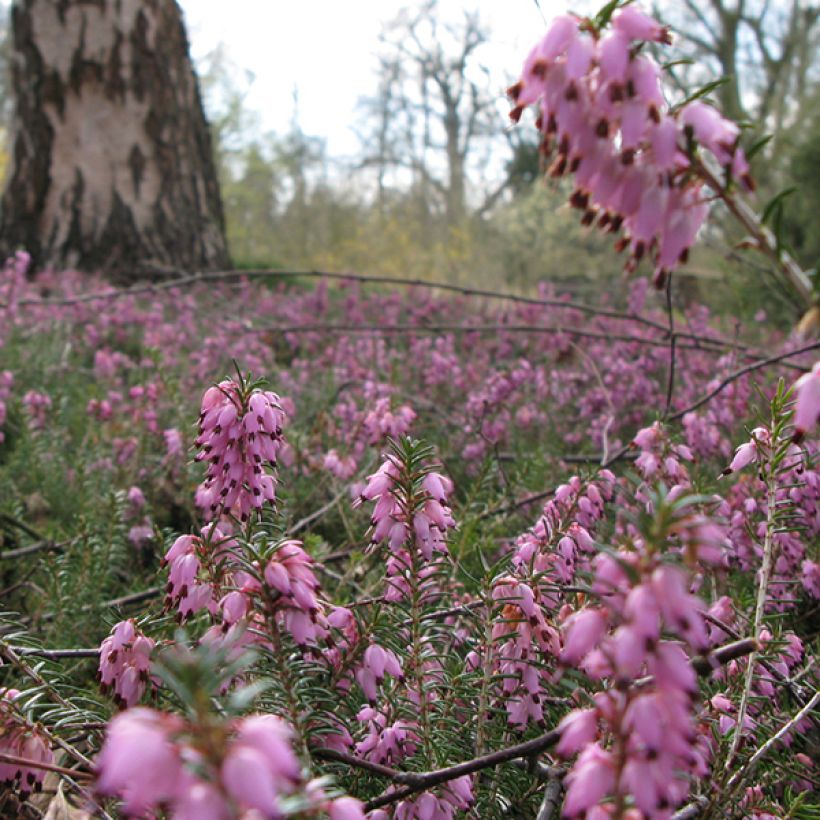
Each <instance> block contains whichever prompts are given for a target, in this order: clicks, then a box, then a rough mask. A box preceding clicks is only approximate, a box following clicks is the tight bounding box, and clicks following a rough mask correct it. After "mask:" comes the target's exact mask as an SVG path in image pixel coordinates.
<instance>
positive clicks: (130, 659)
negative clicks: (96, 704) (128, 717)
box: [97, 619, 154, 708]
mask: <svg viewBox="0 0 820 820" xmlns="http://www.w3.org/2000/svg"><path fill="white" fill-rule="evenodd" d="M153 649H154V641H153V640H152V639H151V638H148V637H146V636H145V635H143V634H142V632H140V631H139V629H137V626H136V624H135V623H134V621H133V619H129V620H127V621H120V622H119V623H118V624H117V625H116V626H115V627H114V628H113V629H112V630H111V634H110V635H109V636H108V637H107V638H105V639H104V640H103V642H102V643H101V644H100V663H99V671H98V673H97V675H98V678H99V681H100V686H101V688H102V691H103V693H105V692H107V691H109V690H111V692H112V697H113V698H114V702H115V703H116V704H117V705H118V706H122V707H123V708H124V707H126V706H133V705H134V704H135V703H137V702H138V701H139V700H140V698H141V697H142V696H143V694H144V692H145V688H146V686H147V685H148V682H149V681H150V679H151V678H150V669H151V652H152V650H153Z"/></svg>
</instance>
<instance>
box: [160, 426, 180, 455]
mask: <svg viewBox="0 0 820 820" xmlns="http://www.w3.org/2000/svg"><path fill="white" fill-rule="evenodd" d="M162 437H163V438H164V439H165V455H166V458H168V459H175V458H181V457H182V456H183V455H184V454H185V446H184V445H183V443H182V433H180V432H179V430H177V429H176V427H169V428H168V429H167V430H163V431H162Z"/></svg>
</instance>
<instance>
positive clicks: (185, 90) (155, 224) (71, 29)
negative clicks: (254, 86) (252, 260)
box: [0, 0, 229, 279]
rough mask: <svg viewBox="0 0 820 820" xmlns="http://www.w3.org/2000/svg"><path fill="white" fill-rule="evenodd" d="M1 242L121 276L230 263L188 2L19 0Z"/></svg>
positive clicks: (43, 260) (58, 264) (44, 258)
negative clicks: (185, 8)
mask: <svg viewBox="0 0 820 820" xmlns="http://www.w3.org/2000/svg"><path fill="white" fill-rule="evenodd" d="M12 36H13V55H12V85H13V91H14V97H15V109H14V114H15V117H14V119H15V132H14V136H13V149H12V163H13V170H12V172H11V174H10V179H9V182H8V185H7V188H6V191H5V193H4V195H3V199H2V206H1V208H2V213H0V251H2V252H5V253H7V254H8V253H9V252H10V251H13V250H14V249H16V248H21V247H22V248H25V249H26V250H27V251H29V253H30V254H31V255H32V258H33V261H34V264H35V265H36V266H37V267H40V268H42V267H53V268H56V269H67V268H74V269H79V270H84V271H103V272H105V273H107V274H109V275H113V276H114V277H116V278H119V279H127V278H132V277H135V276H140V275H142V276H146V275H157V274H163V273H169V272H172V271H174V270H179V269H182V270H186V271H194V270H203V269H215V268H223V267H226V266H227V265H228V264H229V260H228V254H227V250H226V243H225V227H224V218H223V213H222V204H221V201H220V197H219V187H218V183H217V176H216V170H215V166H214V161H213V156H212V152H211V139H210V134H209V131H208V127H207V123H206V121H205V116H204V113H203V110H202V102H201V99H200V95H199V88H198V85H197V81H196V76H195V74H194V71H193V68H192V65H191V60H190V56H189V53H188V41H187V37H186V34H185V29H184V26H183V23H182V15H181V11H180V9H179V6H178V5H177V4H176V2H175V0H16V2H15V3H14V6H13V8H12Z"/></svg>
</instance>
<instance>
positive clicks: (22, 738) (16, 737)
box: [0, 689, 54, 799]
mask: <svg viewBox="0 0 820 820" xmlns="http://www.w3.org/2000/svg"><path fill="white" fill-rule="evenodd" d="M19 694H20V693H19V692H18V691H17V690H16V689H0V754H7V755H12V756H13V757H19V758H23V759H25V760H31V761H32V762H34V763H53V762H54V755H53V754H52V753H51V748H50V747H49V744H48V740H47V739H46V738H45V737H43V736H42V735H41V734H40V733H39V732H38V731H37V729H36V727H34V726H31V725H29V724H28V723H27V722H26V721H25V720H24V719H23V717H22V715H20V714H18V713H17V710H16V708H15V706H14V701H15V699H16V698H17V697H18V696H19ZM45 774H46V772H45V770H44V769H40V768H36V767H34V766H25V765H22V764H19V763H4V762H3V761H0V783H4V784H7V785H10V786H12V787H14V788H16V789H18V790H19V792H20V796H21V797H22V798H23V799H25V798H26V797H28V795H29V794H30V793H31V791H32V790H34V789H39V788H41V787H42V784H43V778H44V777H45Z"/></svg>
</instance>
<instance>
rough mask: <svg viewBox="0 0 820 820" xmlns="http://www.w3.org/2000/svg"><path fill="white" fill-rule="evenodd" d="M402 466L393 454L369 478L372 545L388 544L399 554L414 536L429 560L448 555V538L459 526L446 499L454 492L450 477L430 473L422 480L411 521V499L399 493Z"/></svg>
mask: <svg viewBox="0 0 820 820" xmlns="http://www.w3.org/2000/svg"><path fill="white" fill-rule="evenodd" d="M400 480H401V466H400V464H399V462H398V459H397V457H396V456H394V455H392V454H389V455H387V456H386V457H385V460H384V462H383V463H382V465H381V467H379V469H378V470H377V471H376V472H375V473H373V474H372V475H371V476H369V477H368V480H367V484H366V485H365V488H364V490H362V494H361V500H360V502H359V503H361V501H375V502H376V503H375V507H374V509H373V515H372V518H371V525H372V532H371V535H370V542H371V544H373V545H375V544H378V543H381V542H383V541H386V542H387V546H388V549H389V550H390V551H391V552H393V553H395V554H396V555H398V554H399V553H400V552H401V551H402V550H403V549H404V547H405V546H406V542H407V541H408V539H409V538H410V535H411V533H413V534H414V536H415V538H414V541H415V547H416V548H417V549H418V550H419V552H420V553H421V555H422V557H423V558H424V559H425V560H426V561H430V560H432V558H433V553H434V552H439V553H443V554H446V553H447V544H446V540H445V535H446V532H447V530H448V529H451V528H452V527H454V526H455V521H454V520H453V516H452V512H451V510H450V508H449V507H448V506H447V504H446V498H447V496H448V495H449V494H450V492H452V489H453V484H452V482H451V481H450V479H449V478H447V477H446V476H443V475H441V474H440V473H436V472H429V473H428V474H427V475H426V476H425V477H424V479H423V480H422V493H423V495H422V496H420V497H418V498H416V499H414V500H415V514H414V516H413V520H412V521H409V520H408V514H407V509H408V507H409V504H410V499H406V498H400V497H398V496H399V494H398V493H397V492H396V491H395V490H396V489H397V488H398V487H399V486H400Z"/></svg>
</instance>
